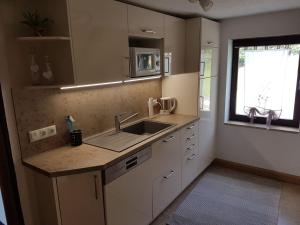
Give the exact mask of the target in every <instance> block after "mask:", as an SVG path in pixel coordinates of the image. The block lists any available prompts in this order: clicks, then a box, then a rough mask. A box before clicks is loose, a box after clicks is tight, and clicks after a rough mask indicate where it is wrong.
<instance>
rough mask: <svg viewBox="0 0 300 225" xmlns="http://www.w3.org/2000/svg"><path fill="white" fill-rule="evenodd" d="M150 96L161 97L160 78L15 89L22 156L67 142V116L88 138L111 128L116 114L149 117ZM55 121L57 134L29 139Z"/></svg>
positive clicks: (14, 96) (14, 95)
mask: <svg viewBox="0 0 300 225" xmlns="http://www.w3.org/2000/svg"><path fill="white" fill-rule="evenodd" d="M149 97H161V81H160V80H155V81H147V82H141V83H134V84H133V83H132V84H127V85H121V86H113V87H106V88H100V89H86V90H77V91H61V90H58V89H43V90H25V89H23V90H13V98H14V104H15V113H16V119H17V127H18V132H19V137H20V145H21V150H22V156H23V157H28V156H32V155H34V154H37V153H40V152H44V151H48V150H51V149H53V148H57V147H60V146H63V145H65V144H67V143H68V142H69V135H68V131H67V126H66V122H65V117H66V116H67V115H72V116H73V117H74V119H75V120H76V123H75V124H76V128H79V129H81V130H82V131H83V135H84V137H86V136H90V135H93V134H96V133H99V132H103V131H105V130H108V129H110V128H112V127H113V126H114V115H115V114H117V113H120V112H139V113H140V114H139V117H140V118H141V117H145V116H147V114H148V110H147V100H148V98H149ZM53 124H55V125H56V126H57V135H56V136H54V137H50V138H48V139H45V140H41V141H38V142H35V143H30V142H29V138H28V131H30V130H35V129H39V128H42V127H46V126H49V125H53Z"/></svg>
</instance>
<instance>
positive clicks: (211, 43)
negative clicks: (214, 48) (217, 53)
mask: <svg viewBox="0 0 300 225" xmlns="http://www.w3.org/2000/svg"><path fill="white" fill-rule="evenodd" d="M207 44H208V45H215V44H216V43H215V42H213V41H208V42H207Z"/></svg>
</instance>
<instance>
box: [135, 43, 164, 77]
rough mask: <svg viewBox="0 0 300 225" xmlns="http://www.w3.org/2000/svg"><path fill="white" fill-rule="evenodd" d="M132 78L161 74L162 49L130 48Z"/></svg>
mask: <svg viewBox="0 0 300 225" xmlns="http://www.w3.org/2000/svg"><path fill="white" fill-rule="evenodd" d="M130 59H131V60H130V64H131V71H130V76H131V77H144V76H153V75H158V74H161V63H160V49H156V48H135V47H132V48H130Z"/></svg>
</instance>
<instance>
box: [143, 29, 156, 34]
mask: <svg viewBox="0 0 300 225" xmlns="http://www.w3.org/2000/svg"><path fill="white" fill-rule="evenodd" d="M141 31H142V32H143V33H147V34H156V32H155V31H154V30H148V29H141Z"/></svg>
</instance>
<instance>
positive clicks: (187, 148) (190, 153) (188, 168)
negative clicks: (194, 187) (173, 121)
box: [181, 121, 202, 190]
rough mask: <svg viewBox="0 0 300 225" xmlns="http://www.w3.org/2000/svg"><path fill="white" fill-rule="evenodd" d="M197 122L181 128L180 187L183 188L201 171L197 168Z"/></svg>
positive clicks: (199, 160)
mask: <svg viewBox="0 0 300 225" xmlns="http://www.w3.org/2000/svg"><path fill="white" fill-rule="evenodd" d="M198 139H199V122H198V121H196V122H194V123H191V124H189V125H187V126H185V127H184V128H183V129H182V130H181V158H182V166H181V171H182V172H181V174H182V178H181V189H182V190H184V189H185V188H186V187H187V186H188V185H189V184H190V183H191V182H192V181H193V180H194V179H195V178H196V177H197V176H198V175H199V174H200V173H201V172H202V171H201V170H199V168H200V164H201V159H200V154H199V141H198Z"/></svg>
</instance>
